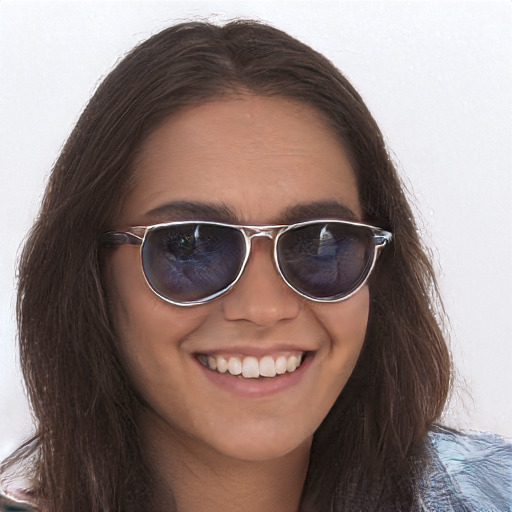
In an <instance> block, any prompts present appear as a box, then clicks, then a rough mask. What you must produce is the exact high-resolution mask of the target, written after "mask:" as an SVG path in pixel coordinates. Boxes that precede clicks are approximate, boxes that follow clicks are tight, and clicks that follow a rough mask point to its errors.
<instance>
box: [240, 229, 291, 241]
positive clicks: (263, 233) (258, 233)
mask: <svg viewBox="0 0 512 512" xmlns="http://www.w3.org/2000/svg"><path fill="white" fill-rule="evenodd" d="M284 227H286V226H280V225H279V226H244V227H243V228H242V230H243V232H244V235H245V237H246V238H247V240H248V241H249V242H250V241H252V239H253V238H270V239H271V240H275V239H276V237H277V235H278V233H279V231H280V230H282V229H283V228H284Z"/></svg>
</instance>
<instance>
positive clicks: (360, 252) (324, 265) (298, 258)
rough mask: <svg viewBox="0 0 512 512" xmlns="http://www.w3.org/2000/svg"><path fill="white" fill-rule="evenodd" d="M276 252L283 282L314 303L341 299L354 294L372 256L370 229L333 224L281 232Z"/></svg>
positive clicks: (308, 226)
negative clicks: (314, 301)
mask: <svg viewBox="0 0 512 512" xmlns="http://www.w3.org/2000/svg"><path fill="white" fill-rule="evenodd" d="M277 251H278V262H279V267H280V269H281V272H282V273H283V275H284V277H285V279H286V280H287V281H288V282H289V283H290V284H291V285H292V286H293V287H294V288H296V289H297V290H299V291H300V292H302V293H303V294H304V295H307V296H309V297H312V298H315V299H341V298H343V297H346V296H347V295H349V294H350V293H352V292H353V291H355V290H356V289H357V288H358V287H359V286H360V284H361V283H362V282H363V281H364V279H365V278H366V276H367V275H368V272H369V271H370V269H371V267H372V263H373V258H374V254H375V249H374V244H373V233H372V231H371V229H368V228H365V227H362V226H351V225H349V224H342V223H339V224H338V223H334V222H333V223H319V224H308V225H306V226H302V227H297V228H294V229H291V230H289V231H286V232H284V233H283V234H282V235H281V238H280V239H279V241H278V248H277Z"/></svg>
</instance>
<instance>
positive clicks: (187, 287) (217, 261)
mask: <svg viewBox="0 0 512 512" xmlns="http://www.w3.org/2000/svg"><path fill="white" fill-rule="evenodd" d="M259 237H266V238H270V239H271V240H272V241H273V255H274V261H275V265H276V268H277V270H278V272H279V274H280V275H281V277H282V279H283V280H284V282H285V283H286V284H287V285H288V286H289V287H290V288H291V289H292V290H294V291H295V292H297V293H298V294H299V295H301V296H302V297H306V298H307V299H310V300H313V301H317V302H337V301H342V300H345V299H348V298H349V297H351V296H352V295H354V294H355V293H357V291H358V290H360V289H361V288H362V286H363V285H364V284H365V283H366V281H367V279H368V277H369V276H370V273H371V271H372V270H373V268H374V266H375V262H376V260H377V257H378V255H379V253H380V250H381V249H382V248H383V247H384V246H385V245H386V244H387V243H389V242H390V241H391V239H392V234H391V233H389V232H388V231H385V230H383V229H380V228H377V227H375V226H370V225H367V224H361V223H358V222H349V221H344V220H309V221H306V222H299V223H296V224H290V225H276V226H240V225H234V224H224V223H221V222H202V221H183V222H167V223H165V224H156V225H153V226H137V227H132V228H129V230H128V231H125V232H114V231H111V232H108V233H104V235H103V242H104V245H107V246H119V245H124V244H131V245H140V247H141V249H140V253H141V259H142V268H143V271H144V275H145V277H146V281H147V283H148V285H149V287H150V288H151V290H153V292H154V293H155V294H156V295H158V297H160V298H161V299H163V300H165V301H167V302H169V303H171V304H175V305H178V306H192V305H197V304H204V303H207V302H210V301H212V300H214V299H216V298H217V297H220V296H221V295H223V294H224V293H226V292H228V291H229V290H230V289H231V288H233V286H234V285H235V284H236V283H237V281H238V280H239V279H240V277H241V275H242V273H243V271H244V268H245V266H246V264H247V261H248V259H249V256H250V253H251V241H252V239H253V238H259Z"/></svg>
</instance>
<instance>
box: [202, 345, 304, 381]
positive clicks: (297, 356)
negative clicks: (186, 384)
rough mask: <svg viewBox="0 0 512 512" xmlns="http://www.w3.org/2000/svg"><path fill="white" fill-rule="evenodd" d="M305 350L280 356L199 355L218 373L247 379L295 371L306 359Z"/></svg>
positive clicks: (270, 376)
mask: <svg viewBox="0 0 512 512" xmlns="http://www.w3.org/2000/svg"><path fill="white" fill-rule="evenodd" d="M304 355H305V352H291V353H287V354H281V355H279V356H272V355H265V356H263V357H261V358H258V357H254V356H246V357H239V356H235V355H208V356H207V355H198V356H197V359H198V360H199V361H200V363H201V364H202V365H203V366H205V367H206V368H208V369H209V370H212V371H214V372H217V373H229V374H231V375H233V376H239V377H242V378H245V379H259V378H262V377H266V378H273V377H276V376H279V375H283V374H285V373H293V372H294V371H295V370H296V369H297V368H299V367H300V365H301V364H302V361H303V360H304Z"/></svg>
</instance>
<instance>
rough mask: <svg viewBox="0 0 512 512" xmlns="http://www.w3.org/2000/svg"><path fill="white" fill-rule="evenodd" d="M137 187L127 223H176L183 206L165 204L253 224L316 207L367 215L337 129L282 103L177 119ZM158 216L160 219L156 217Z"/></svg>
mask: <svg viewBox="0 0 512 512" xmlns="http://www.w3.org/2000/svg"><path fill="white" fill-rule="evenodd" d="M135 183H136V185H135V187H134V189H133V190H132V192H131V193H130V194H129V196H128V197H127V199H126V202H125V204H124V208H123V220H124V221H125V222H126V223H141V222H153V221H154V222H160V221H165V220H174V219H175V218H176V217H179V216H180V214H179V208H174V209H173V208H168V209H166V208H165V205H169V204H171V205H173V204H174V205H176V204H184V203H188V204H207V205H210V206H211V205H213V206H214V207H215V206H218V207H219V209H222V210H224V211H225V212H229V215H231V216H234V217H236V220H238V221H240V222H244V223H252V224H267V223H274V222H283V219H282V217H283V215H284V212H286V211H290V210H291V209H294V208H295V209H297V207H298V206H300V205H308V204H309V205H311V204H313V203H314V204H317V205H318V204H331V205H332V204H339V205H341V206H342V207H344V208H345V209H346V210H350V211H352V212H353V214H354V215H353V216H354V217H356V218H357V217H359V216H360V206H359V201H358V192H357V185H356V178H355V174H354V171H353V169H352V166H351V163H350V160H349V157H348V154H347V152H346V150H345V149H344V147H343V145H342V144H341V143H340V141H339V140H338V139H337V137H336V135H335V133H334V131H333V130H332V129H331V128H330V127H329V126H327V124H326V123H325V121H323V120H322V119H321V117H320V116H319V115H318V114H317V113H316V111H315V110H313V109H312V108H311V107H308V106H307V105H304V104H302V103H299V102H296V101H292V100H287V99H283V98H275V97H272V98H267V97H258V96H240V97H233V98H229V99H225V100H224V99H223V100H219V101H212V102H209V103H206V104H203V105H200V106H197V107H194V108H191V109H188V110H186V111H184V112H181V113H179V114H176V115H174V116H171V117H170V118H169V119H167V120H166V121H165V122H164V123H163V124H162V125H161V126H159V127H158V128H157V129H156V130H155V131H154V132H153V133H152V134H151V135H150V136H149V137H148V139H147V140H146V141H145V142H144V144H143V146H142V148H141V152H140V155H139V158H138V160H137V163H136V166H135ZM342 209H343V208H342ZM155 212H159V213H158V214H159V215H160V218H158V219H156V218H149V217H151V216H154V215H155ZM162 212H164V213H165V212H167V213H165V215H167V216H168V218H161V217H162ZM169 212H171V213H169ZM312 214H313V213H312ZM165 215H164V216H165ZM169 215H170V217H169ZM313 215H314V216H322V215H321V212H318V214H313ZM329 216H332V215H329ZM342 216H345V215H342Z"/></svg>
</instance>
